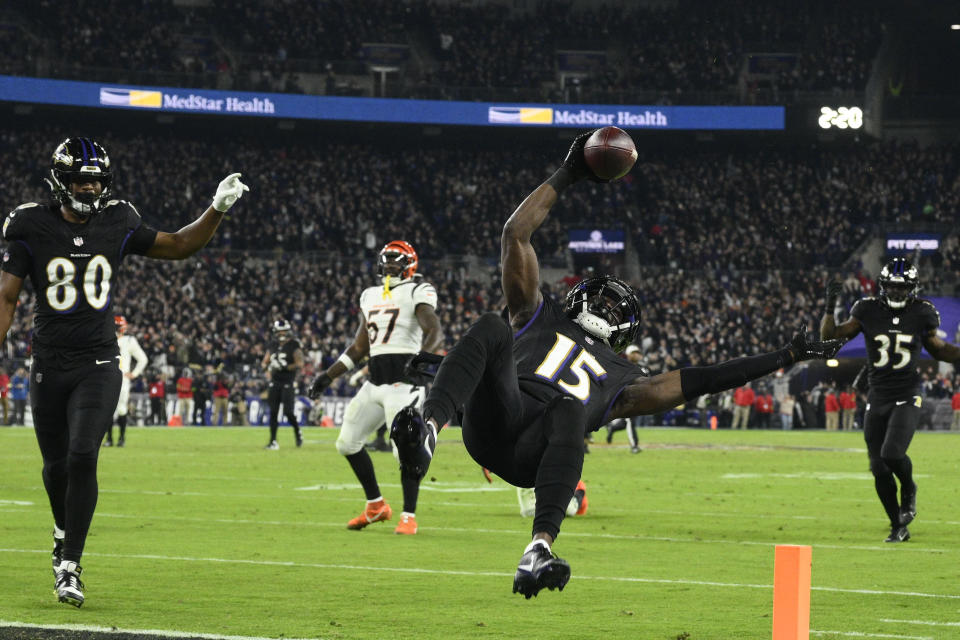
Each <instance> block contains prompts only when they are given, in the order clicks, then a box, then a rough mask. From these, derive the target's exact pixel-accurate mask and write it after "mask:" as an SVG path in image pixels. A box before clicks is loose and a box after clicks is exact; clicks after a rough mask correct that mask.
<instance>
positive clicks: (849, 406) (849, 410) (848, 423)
mask: <svg viewBox="0 0 960 640" xmlns="http://www.w3.org/2000/svg"><path fill="white" fill-rule="evenodd" d="M840 409H841V410H842V411H843V430H844V431H853V417H854V416H855V415H856V414H857V394H856V392H854V390H853V387H847V390H846V391H844V392H843V393H841V394H840Z"/></svg>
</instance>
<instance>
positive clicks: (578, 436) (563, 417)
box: [533, 397, 586, 539]
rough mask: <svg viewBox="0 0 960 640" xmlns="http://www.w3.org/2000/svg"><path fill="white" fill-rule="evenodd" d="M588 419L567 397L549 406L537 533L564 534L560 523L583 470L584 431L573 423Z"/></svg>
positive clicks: (538, 488)
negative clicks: (561, 532) (579, 430)
mask: <svg viewBox="0 0 960 640" xmlns="http://www.w3.org/2000/svg"><path fill="white" fill-rule="evenodd" d="M585 419H586V416H585V415H584V409H583V405H582V404H580V402H579V401H577V400H574V399H573V398H570V397H563V398H561V399H560V400H559V401H557V402H555V403H553V404H552V405H550V406H548V407H547V409H546V410H545V411H544V414H543V417H542V418H541V420H543V432H542V433H543V436H544V437H545V438H546V440H547V446H546V448H544V450H543V455H542V456H541V458H540V464H539V466H538V467H537V477H536V482H535V485H534V487H535V489H534V491H535V493H536V496H537V510H536V512H535V514H534V516H533V534H534V535H536V534H538V533H546V534H548V535H550V537H552V538H553V539H556V538H557V536H558V535H560V523H561V522H563V518H564V517H565V516H566V514H567V507H568V506H569V505H570V499H571V498H572V497H573V492H574V489H575V488H576V486H577V482H578V481H579V480H580V474H581V473H582V472H583V434H582V432H578V430H577V429H574V428H572V426H573V425H580V428H581V429H582V425H583V423H584V421H585Z"/></svg>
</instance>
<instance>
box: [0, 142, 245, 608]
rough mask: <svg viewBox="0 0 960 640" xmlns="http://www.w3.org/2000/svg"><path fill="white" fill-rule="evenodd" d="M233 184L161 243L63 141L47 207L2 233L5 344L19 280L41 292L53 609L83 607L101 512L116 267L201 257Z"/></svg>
mask: <svg viewBox="0 0 960 640" xmlns="http://www.w3.org/2000/svg"><path fill="white" fill-rule="evenodd" d="M239 176H240V174H239V173H234V174H231V175H229V176H227V177H226V178H225V179H224V180H223V181H222V182H221V183H220V185H219V186H218V187H217V192H216V195H214V197H213V203H212V204H211V205H210V206H209V207H208V208H207V210H206V211H204V212H203V214H202V215H201V216H200V217H199V218H198V219H197V220H195V221H194V222H192V223H191V224H189V225H187V226H185V227H183V228H182V229H180V230H179V231H177V232H175V233H166V232H163V231H156V230H155V229H152V228H151V227H150V226H148V225H146V224H144V223H143V221H142V220H141V219H140V214H139V213H137V210H136V209H134V208H133V205H131V204H130V203H129V202H126V201H125V200H116V199H113V198H112V193H111V191H112V189H111V188H112V186H113V167H112V165H111V163H110V158H109V157H108V156H107V152H106V151H105V150H104V148H103V147H102V146H100V145H99V144H98V143H96V142H94V141H93V140H91V139H89V138H67V139H66V140H64V141H63V142H62V143H60V144H59V145H58V146H57V148H56V150H55V151H54V153H53V157H52V159H51V170H50V176H49V178H48V180H47V182H48V184H49V185H50V186H51V188H52V190H53V199H54V202H53V203H51V204H49V205H41V204H36V203H28V204H23V205H20V206H19V207H17V208H16V209H14V210H13V212H12V213H10V215H9V216H8V217H7V219H6V221H5V222H4V223H3V236H4V239H5V240H6V243H7V245H6V250H5V252H4V254H3V262H2V264H0V269H2V273H0V336H4V337H5V336H6V334H7V331H8V330H9V329H10V325H11V323H12V322H13V313H14V309H15V308H16V305H17V298H18V297H19V295H20V290H21V289H22V288H23V281H24V278H26V277H27V276H29V277H30V280H31V281H32V283H33V289H34V291H35V292H36V306H35V308H34V327H33V345H32V348H33V366H32V368H31V372H30V375H31V385H30V404H31V407H32V409H33V422H34V430H35V431H36V435H37V443H38V444H39V446H40V453H41V455H42V456H43V485H44V488H45V489H46V491H47V496H48V497H49V499H50V507H51V509H52V511H53V520H54V551H53V568H54V575H55V576H56V589H57V595H58V597H59V599H60V602H66V603H69V604H72V605H74V606H77V607H79V606H80V605H82V604H83V584H82V583H81V582H80V571H81V569H80V566H79V562H80V557H81V554H82V553H83V547H84V543H85V541H86V537H87V530H88V529H89V527H90V522H91V520H92V519H93V512H94V508H95V507H96V503H97V455H98V452H99V449H100V442H101V440H102V439H103V436H104V433H106V431H107V429H108V428H109V426H110V423H111V421H112V418H113V412H114V409H116V407H117V399H118V398H119V396H120V382H121V379H122V376H123V374H122V372H121V371H120V368H119V364H118V359H119V357H120V355H119V349H118V345H117V338H116V335H115V333H114V319H113V312H112V311H111V310H110V307H111V303H112V295H113V294H112V292H113V288H114V282H115V276H116V274H117V272H118V271H119V270H120V263H121V262H122V261H123V258H124V257H125V256H127V255H129V254H139V255H145V256H148V257H151V258H161V259H165V260H180V259H183V258H187V257H189V256H191V255H193V254H194V253H196V252H197V251H199V250H200V249H202V248H203V247H204V246H205V245H206V244H207V242H209V240H210V238H211V237H212V236H213V234H214V232H215V231H216V229H217V226H218V225H219V224H220V221H221V220H222V219H223V214H224V213H225V212H226V211H227V209H229V208H230V207H231V206H232V205H233V204H234V202H236V201H237V199H238V198H239V197H240V196H241V195H242V194H243V191H245V190H247V187H246V186H245V185H243V184H242V183H241V182H240V180H239Z"/></svg>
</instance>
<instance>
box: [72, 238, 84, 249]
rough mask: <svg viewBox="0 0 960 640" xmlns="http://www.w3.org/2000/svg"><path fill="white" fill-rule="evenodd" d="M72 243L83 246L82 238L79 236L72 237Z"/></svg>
mask: <svg viewBox="0 0 960 640" xmlns="http://www.w3.org/2000/svg"><path fill="white" fill-rule="evenodd" d="M73 244H75V245H77V246H78V247H82V246H83V238H80V237H76V238H74V239H73Z"/></svg>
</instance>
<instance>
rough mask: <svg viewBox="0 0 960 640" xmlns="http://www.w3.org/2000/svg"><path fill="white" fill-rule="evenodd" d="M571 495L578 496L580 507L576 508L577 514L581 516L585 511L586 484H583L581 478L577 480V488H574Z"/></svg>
mask: <svg viewBox="0 0 960 640" xmlns="http://www.w3.org/2000/svg"><path fill="white" fill-rule="evenodd" d="M573 495H575V496H579V497H580V508H579V509H577V515H578V516H582V515H583V514H585V513H586V512H587V485H585V484H583V480H579V481H577V488H576V489H574V491H573Z"/></svg>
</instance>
